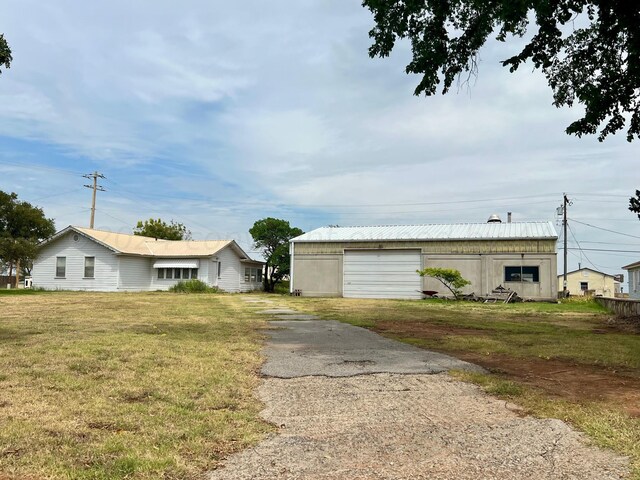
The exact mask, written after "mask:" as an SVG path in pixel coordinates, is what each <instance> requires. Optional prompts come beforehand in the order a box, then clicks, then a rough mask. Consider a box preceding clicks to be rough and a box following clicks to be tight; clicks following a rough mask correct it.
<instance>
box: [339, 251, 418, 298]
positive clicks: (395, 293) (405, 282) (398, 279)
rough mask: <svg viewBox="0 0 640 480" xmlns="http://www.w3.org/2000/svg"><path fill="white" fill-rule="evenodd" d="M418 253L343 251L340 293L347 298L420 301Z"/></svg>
mask: <svg viewBox="0 0 640 480" xmlns="http://www.w3.org/2000/svg"><path fill="white" fill-rule="evenodd" d="M420 268H421V262H420V251H419V250H376V251H372V250H366V251H355V250H352V251H349V250H347V251H345V252H344V290H343V296H344V297H347V298H421V297H422V294H421V293H420V291H421V290H422V279H421V277H420V276H419V275H418V274H417V273H416V270H419V269H420Z"/></svg>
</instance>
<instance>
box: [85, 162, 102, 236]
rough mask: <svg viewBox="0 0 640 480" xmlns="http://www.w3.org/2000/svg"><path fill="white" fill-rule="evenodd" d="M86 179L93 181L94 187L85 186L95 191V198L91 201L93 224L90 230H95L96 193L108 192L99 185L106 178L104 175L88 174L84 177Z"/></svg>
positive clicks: (90, 224) (90, 225)
mask: <svg viewBox="0 0 640 480" xmlns="http://www.w3.org/2000/svg"><path fill="white" fill-rule="evenodd" d="M83 177H84V178H88V179H89V180H91V179H93V185H85V187H87V188H91V189H92V190H93V196H92V199H91V222H90V223H89V228H93V221H94V220H95V218H96V192H97V191H98V190H99V191H101V192H106V190H105V189H104V188H102V185H98V179H99V178H106V177H105V176H104V175H102V174H101V173H98V172H93V173H88V174H86V175H83Z"/></svg>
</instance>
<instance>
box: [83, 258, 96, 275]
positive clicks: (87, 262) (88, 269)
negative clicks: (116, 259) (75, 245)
mask: <svg viewBox="0 0 640 480" xmlns="http://www.w3.org/2000/svg"><path fill="white" fill-rule="evenodd" d="M95 264H96V257H84V278H93V276H94V273H95Z"/></svg>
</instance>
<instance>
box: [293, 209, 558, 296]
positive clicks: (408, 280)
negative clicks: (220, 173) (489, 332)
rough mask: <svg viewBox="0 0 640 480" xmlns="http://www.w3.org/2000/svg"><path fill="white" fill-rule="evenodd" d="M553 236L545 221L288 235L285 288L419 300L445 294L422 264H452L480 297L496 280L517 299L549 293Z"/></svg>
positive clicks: (553, 289) (553, 285)
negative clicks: (427, 293)
mask: <svg viewBox="0 0 640 480" xmlns="http://www.w3.org/2000/svg"><path fill="white" fill-rule="evenodd" d="M557 239H558V236H557V233H556V231H555V228H554V227H553V224H552V223H551V222H514V223H511V222H509V223H501V222H500V221H499V220H498V219H497V218H496V216H492V218H491V219H490V222H488V223H464V224H441V225H388V226H371V227H323V228H318V229H316V230H313V231H311V232H308V233H305V234H304V235H301V236H299V237H296V238H294V239H293V240H291V243H290V253H291V272H292V275H291V290H292V291H293V290H299V291H300V292H301V294H302V295H303V296H327V297H351V298H406V299H414V298H415V299H418V298H421V297H422V294H421V291H422V290H435V291H439V292H440V293H441V294H446V293H448V292H447V291H446V289H444V287H443V286H442V285H441V284H440V283H439V282H438V281H437V280H434V279H431V278H426V277H425V278H421V277H420V276H419V275H418V274H417V273H416V270H419V269H421V268H425V267H443V268H455V269H457V270H460V272H461V273H462V275H463V277H464V278H466V279H467V280H470V281H471V282H472V283H471V285H470V286H468V287H466V288H465V290H464V291H465V293H471V292H475V293H476V294H477V295H486V294H487V293H488V292H490V291H491V290H493V289H494V288H496V287H497V286H499V285H502V286H504V287H506V288H510V289H512V290H515V291H516V292H517V293H518V295H520V296H521V297H523V298H530V299H535V300H553V299H555V298H557V291H558V281H557V265H556V241H557Z"/></svg>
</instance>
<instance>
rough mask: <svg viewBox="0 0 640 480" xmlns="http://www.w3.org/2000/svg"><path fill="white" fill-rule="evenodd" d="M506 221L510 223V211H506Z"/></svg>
mask: <svg viewBox="0 0 640 480" xmlns="http://www.w3.org/2000/svg"><path fill="white" fill-rule="evenodd" d="M507 223H511V212H507Z"/></svg>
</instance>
